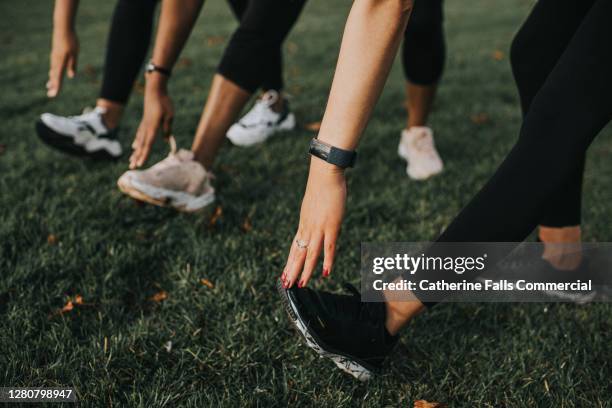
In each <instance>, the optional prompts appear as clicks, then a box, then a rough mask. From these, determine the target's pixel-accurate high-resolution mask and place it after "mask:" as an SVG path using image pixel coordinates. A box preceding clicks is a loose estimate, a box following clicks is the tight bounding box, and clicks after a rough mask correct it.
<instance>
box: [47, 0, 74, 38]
mask: <svg viewBox="0 0 612 408" xmlns="http://www.w3.org/2000/svg"><path fill="white" fill-rule="evenodd" d="M78 6H79V0H55V6H54V8H53V32H54V33H56V34H63V33H67V32H72V31H74V22H75V18H76V13H77V9H78Z"/></svg>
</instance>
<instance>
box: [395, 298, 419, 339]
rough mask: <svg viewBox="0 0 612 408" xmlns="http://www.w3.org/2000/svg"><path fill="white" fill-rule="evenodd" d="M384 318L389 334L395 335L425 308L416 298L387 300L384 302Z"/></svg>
mask: <svg viewBox="0 0 612 408" xmlns="http://www.w3.org/2000/svg"><path fill="white" fill-rule="evenodd" d="M385 308H386V311H387V313H386V318H385V328H386V329H387V331H388V332H389V334H390V335H392V336H395V335H396V334H397V333H399V331H400V330H401V329H402V327H404V326H405V325H406V324H408V322H409V321H410V320H412V319H413V318H414V317H415V316H416V315H418V314H419V313H421V312H422V311H423V310H425V306H424V305H423V303H421V302H420V301H418V300H412V301H406V302H402V301H387V302H385Z"/></svg>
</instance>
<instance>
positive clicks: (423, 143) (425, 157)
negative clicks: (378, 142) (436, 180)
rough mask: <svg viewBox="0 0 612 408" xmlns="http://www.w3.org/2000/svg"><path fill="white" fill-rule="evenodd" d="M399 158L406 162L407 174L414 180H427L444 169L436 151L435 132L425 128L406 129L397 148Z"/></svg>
mask: <svg viewBox="0 0 612 408" xmlns="http://www.w3.org/2000/svg"><path fill="white" fill-rule="evenodd" d="M397 152H398V154H399V156H400V157H401V158H402V159H404V160H406V162H407V163H408V165H407V166H406V173H407V174H408V177H410V178H411V179H413V180H425V179H428V178H429V177H431V176H434V175H436V174H438V173H440V172H442V170H443V169H444V164H443V163H442V159H441V158H440V155H439V154H438V151H437V150H436V145H435V143H434V138H433V132H432V130H431V129H430V128H428V127H425V126H413V127H411V128H410V129H404V130H403V131H402V136H401V139H400V143H399V146H398V148H397Z"/></svg>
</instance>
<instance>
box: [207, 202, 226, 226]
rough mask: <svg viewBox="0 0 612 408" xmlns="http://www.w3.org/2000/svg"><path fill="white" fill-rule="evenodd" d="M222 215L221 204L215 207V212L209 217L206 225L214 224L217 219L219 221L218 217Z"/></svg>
mask: <svg viewBox="0 0 612 408" xmlns="http://www.w3.org/2000/svg"><path fill="white" fill-rule="evenodd" d="M222 215H223V208H221V206H220V205H218V206H217V208H215V212H214V213H213V215H212V216H211V217H210V221H209V222H208V226H209V227H210V228H212V227H214V226H215V224H216V223H217V221H219V218H221V216H222Z"/></svg>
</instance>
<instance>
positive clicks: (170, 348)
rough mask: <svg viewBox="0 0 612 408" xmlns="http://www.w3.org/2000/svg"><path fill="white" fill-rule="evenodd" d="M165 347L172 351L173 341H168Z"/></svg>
mask: <svg viewBox="0 0 612 408" xmlns="http://www.w3.org/2000/svg"><path fill="white" fill-rule="evenodd" d="M164 348H165V349H166V351H167V352H168V353H169V352H171V351H172V342H171V341H169V340H168V341H167V342H166V344H164Z"/></svg>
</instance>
